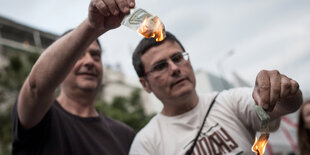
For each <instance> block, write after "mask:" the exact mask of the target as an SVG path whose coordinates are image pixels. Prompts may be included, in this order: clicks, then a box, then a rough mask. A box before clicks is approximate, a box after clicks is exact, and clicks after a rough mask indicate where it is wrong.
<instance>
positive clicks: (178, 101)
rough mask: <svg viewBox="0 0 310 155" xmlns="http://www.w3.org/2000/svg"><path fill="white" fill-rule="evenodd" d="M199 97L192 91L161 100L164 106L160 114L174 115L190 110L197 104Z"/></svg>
mask: <svg viewBox="0 0 310 155" xmlns="http://www.w3.org/2000/svg"><path fill="white" fill-rule="evenodd" d="M198 101H199V98H198V95H197V93H196V91H194V92H193V93H191V94H189V95H185V96H182V97H177V98H175V99H171V100H168V101H162V102H163V104H164V108H163V110H162V111H161V114H163V115H166V116H176V115H180V114H183V113H186V112H188V111H190V110H192V109H193V108H194V107H195V106H196V105H197V104H198Z"/></svg>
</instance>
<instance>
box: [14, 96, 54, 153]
mask: <svg viewBox="0 0 310 155" xmlns="http://www.w3.org/2000/svg"><path fill="white" fill-rule="evenodd" d="M17 104H18V101H17V100H16V102H15V104H14V105H13V109H12V127H13V153H14V152H16V151H18V150H24V149H32V147H33V146H40V144H42V141H43V139H44V129H46V128H48V127H47V124H48V123H47V122H48V120H49V115H50V111H48V113H47V114H46V115H45V116H44V117H43V119H42V120H41V122H39V124H37V125H36V126H34V127H33V128H31V129H25V128H24V127H23V126H22V124H21V122H20V120H19V118H18V112H17Z"/></svg>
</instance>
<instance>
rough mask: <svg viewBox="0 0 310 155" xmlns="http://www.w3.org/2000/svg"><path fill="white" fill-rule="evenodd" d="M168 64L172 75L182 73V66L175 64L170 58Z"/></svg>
mask: <svg viewBox="0 0 310 155" xmlns="http://www.w3.org/2000/svg"><path fill="white" fill-rule="evenodd" d="M168 64H169V68H170V69H169V70H170V71H169V72H170V74H171V75H176V74H179V73H180V67H179V66H178V65H177V64H175V63H174V62H173V61H171V60H169V61H168Z"/></svg>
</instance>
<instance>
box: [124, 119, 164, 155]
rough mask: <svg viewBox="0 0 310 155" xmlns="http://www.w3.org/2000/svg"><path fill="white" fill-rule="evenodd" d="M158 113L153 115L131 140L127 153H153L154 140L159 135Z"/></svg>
mask: <svg viewBox="0 0 310 155" xmlns="http://www.w3.org/2000/svg"><path fill="white" fill-rule="evenodd" d="M158 121H159V120H158V115H156V116H154V117H153V118H152V119H151V120H150V121H149V123H148V124H147V125H146V126H145V127H144V128H142V129H141V130H140V131H139V132H138V133H137V135H136V137H135V138H134V140H133V143H132V146H131V149H130V153H129V154H155V152H156V150H157V149H158V148H156V147H155V146H156V144H155V143H156V141H160V140H159V138H160V137H161V136H160V135H159V133H158V127H159V126H158V124H159V122H158Z"/></svg>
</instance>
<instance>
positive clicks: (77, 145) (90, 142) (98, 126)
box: [12, 101, 135, 155]
mask: <svg viewBox="0 0 310 155" xmlns="http://www.w3.org/2000/svg"><path fill="white" fill-rule="evenodd" d="M12 119H13V155H17V154H38V155H105V154H107V155H123V154H128V152H129V148H130V145H131V143H132V140H133V138H134V135H135V133H134V131H133V129H132V128H130V127H128V126H127V125H125V124H124V123H121V122H119V121H116V120H113V119H111V118H109V117H107V116H104V115H103V114H100V115H99V116H98V117H90V118H82V117H79V116H75V115H72V114H70V113H69V112H67V111H65V110H64V109H63V108H62V107H61V106H60V104H59V103H58V102H57V101H55V102H54V104H53V105H52V107H51V109H50V110H49V111H48V112H47V113H46V115H45V116H44V118H43V119H42V121H41V122H40V123H39V124H38V125H36V126H35V127H33V128H32V129H30V130H25V129H24V128H23V127H22V125H21V124H20V121H19V119H18V115H17V104H16V103H15V105H14V107H13V112H12Z"/></svg>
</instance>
